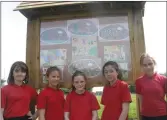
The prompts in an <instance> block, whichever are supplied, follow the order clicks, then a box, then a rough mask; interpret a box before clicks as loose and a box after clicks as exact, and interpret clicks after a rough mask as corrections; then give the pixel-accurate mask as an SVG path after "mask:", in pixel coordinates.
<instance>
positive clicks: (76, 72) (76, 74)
mask: <svg viewBox="0 0 167 120" xmlns="http://www.w3.org/2000/svg"><path fill="white" fill-rule="evenodd" d="M76 76H83V77H84V79H85V81H87V77H86V75H85V73H83V72H81V71H79V70H76V71H75V72H74V74H73V75H72V82H74V78H75V77H76ZM72 90H75V87H74V86H73V85H72Z"/></svg>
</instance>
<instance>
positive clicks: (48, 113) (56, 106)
mask: <svg viewBox="0 0 167 120" xmlns="http://www.w3.org/2000/svg"><path fill="white" fill-rule="evenodd" d="M46 77H47V80H48V86H47V87H46V88H45V89H44V90H42V91H41V92H40V94H39V96H38V101H37V109H38V111H39V120H64V93H63V91H61V90H60V89H59V82H60V79H61V71H60V69H59V68H58V67H56V66H54V67H50V68H48V69H47V71H46Z"/></svg>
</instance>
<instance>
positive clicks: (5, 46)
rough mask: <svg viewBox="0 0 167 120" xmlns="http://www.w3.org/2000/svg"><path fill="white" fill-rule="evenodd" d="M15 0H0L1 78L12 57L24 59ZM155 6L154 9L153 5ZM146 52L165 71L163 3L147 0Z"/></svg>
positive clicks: (22, 24) (24, 23)
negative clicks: (0, 0)
mask: <svg viewBox="0 0 167 120" xmlns="http://www.w3.org/2000/svg"><path fill="white" fill-rule="evenodd" d="M18 4H19V3H18V2H2V4H1V7H2V8H1V20H2V21H1V25H2V28H1V51H2V53H1V58H2V63H1V78H2V79H7V77H8V74H9V70H10V67H11V65H12V64H13V63H14V62H15V61H18V60H19V61H25V58H26V32H27V31H26V30H27V19H26V18H25V17H24V16H23V15H22V14H21V13H20V12H18V11H13V9H14V8H15V7H16V6H17V5H18ZM155 8H156V9H155ZM143 25H144V33H145V44H146V52H147V53H149V54H151V55H152V56H153V57H154V58H155V60H156V62H157V70H158V72H160V73H164V72H166V3H165V2H147V3H146V5H145V16H144V18H143Z"/></svg>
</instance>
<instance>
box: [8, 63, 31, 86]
mask: <svg viewBox="0 0 167 120" xmlns="http://www.w3.org/2000/svg"><path fill="white" fill-rule="evenodd" d="M14 71H21V72H23V73H26V76H25V79H24V80H23V83H24V84H28V79H29V73H28V67H27V65H26V64H25V63H24V62H22V61H17V62H15V63H13V65H12V66H11V69H10V72H9V76H8V80H7V83H8V84H14V77H13V72H14Z"/></svg>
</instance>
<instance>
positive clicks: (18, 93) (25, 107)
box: [1, 61, 37, 120]
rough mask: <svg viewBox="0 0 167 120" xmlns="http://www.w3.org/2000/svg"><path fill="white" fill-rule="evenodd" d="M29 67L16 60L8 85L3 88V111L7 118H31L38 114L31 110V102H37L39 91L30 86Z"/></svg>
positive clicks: (27, 119) (16, 119)
mask: <svg viewBox="0 0 167 120" xmlns="http://www.w3.org/2000/svg"><path fill="white" fill-rule="evenodd" d="M28 79H29V75H28V67H27V65H26V64H25V63H24V62H21V61H18V62H15V63H14V64H13V65H12V67H11V69H10V73H9V77H8V80H7V82H8V85H6V86H4V87H2V88H1V111H2V115H3V117H4V119H5V120H30V119H35V118H36V117H37V114H34V115H32V114H31V112H30V109H29V108H30V103H36V98H37V92H36V90H35V89H33V88H32V87H30V86H28V85H27V83H28Z"/></svg>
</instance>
